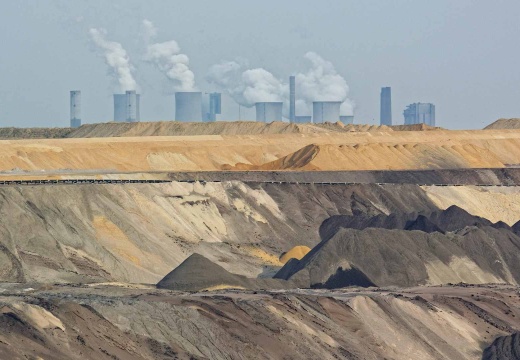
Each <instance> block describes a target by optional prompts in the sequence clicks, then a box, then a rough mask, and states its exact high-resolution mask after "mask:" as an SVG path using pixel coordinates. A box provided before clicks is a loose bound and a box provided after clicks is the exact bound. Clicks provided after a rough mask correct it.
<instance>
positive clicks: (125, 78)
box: [89, 29, 137, 91]
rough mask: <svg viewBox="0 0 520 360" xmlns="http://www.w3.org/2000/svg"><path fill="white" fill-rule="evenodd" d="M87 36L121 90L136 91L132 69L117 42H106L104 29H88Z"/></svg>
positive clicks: (128, 59) (125, 54) (124, 52)
mask: <svg viewBox="0 0 520 360" xmlns="http://www.w3.org/2000/svg"><path fill="white" fill-rule="evenodd" d="M89 34H90V37H91V39H92V41H93V42H94V44H95V45H96V47H97V48H98V49H100V50H102V51H103V56H104V58H105V63H106V64H107V65H108V66H109V68H110V74H112V75H113V76H114V77H115V78H116V80H117V82H118V83H119V86H120V87H121V90H122V91H127V90H137V82H136V81H135V79H134V76H133V74H132V73H133V71H134V67H133V66H132V64H131V63H130V58H129V56H128V54H127V52H126V50H125V49H124V48H123V46H122V45H121V44H120V43H118V42H115V41H109V40H107V39H106V34H107V33H106V30H104V29H90V30H89Z"/></svg>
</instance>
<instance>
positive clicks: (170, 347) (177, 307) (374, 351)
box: [0, 285, 520, 360]
mask: <svg viewBox="0 0 520 360" xmlns="http://www.w3.org/2000/svg"><path fill="white" fill-rule="evenodd" d="M33 286H34V287H35V289H30V290H26V291H24V290H25V289H24V288H21V287H19V286H18V287H17V286H5V285H4V286H1V285H0V288H1V290H2V296H1V298H0V301H1V302H2V308H1V312H0V357H1V358H5V359H17V358H44V359H52V360H54V359H95V360H98V359H104V358H111V359H171V358H177V359H216V360H219V359H244V358H246V359H257V358H270V359H281V358H285V357H287V355H288V354H290V355H291V356H292V357H293V358H297V359H326V360H332V359H370V360H376V359H400V360H402V359H406V360H408V359H410V360H411V359H413V360H415V359H425V360H441V359H442V360H444V359H468V360H469V359H478V358H480V357H481V355H482V351H483V348H484V347H486V346H487V345H489V344H490V343H491V342H492V341H493V340H494V339H495V338H496V337H497V336H503V335H508V334H510V333H512V332H517V331H519V322H518V320H517V319H518V318H520V303H519V300H518V294H517V289H516V288H505V287H491V286H488V287H438V288H436V287H430V288H422V289H410V290H401V289H393V290H392V291H391V292H389V291H385V290H384V289H378V291H364V292H360V291H359V290H355V289H353V290H350V291H334V292H323V291H305V292H304V291H297V292H280V291H278V292H276V293H271V292H261V291H257V292H255V293H252V292H237V291H234V292H230V291H228V292H217V293H213V294H212V293H196V294H192V295H190V294H185V293H175V292H171V291H165V290H158V289H146V288H133V289H132V288H124V287H117V286H101V285H98V286H92V287H74V288H73V287H63V286H60V287H56V286H52V285H46V286H44V287H39V286H38V285H33ZM497 345H498V344H497V342H495V344H494V347H496V346H497ZM500 347H501V349H504V350H506V346H502V345H501V346H500ZM500 354H502V355H506V354H507V352H506V351H502V352H500ZM491 359H495V358H491Z"/></svg>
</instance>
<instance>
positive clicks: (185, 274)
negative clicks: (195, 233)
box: [157, 254, 249, 291]
mask: <svg viewBox="0 0 520 360" xmlns="http://www.w3.org/2000/svg"><path fill="white" fill-rule="evenodd" d="M224 284H225V285H228V286H230V287H248V285H249V282H248V279H247V278H246V277H245V276H240V275H235V274H232V273H230V272H229V271H227V270H226V269H224V268H223V267H222V266H220V265H217V264H215V263H213V262H211V261H210V260H208V259H206V258H205V257H204V256H202V255H199V254H192V255H191V256H190V257H189V258H187V259H186V260H184V261H183V262H182V263H181V264H180V265H179V266H177V267H176V268H175V269H173V270H172V271H171V272H170V273H169V274H168V275H166V276H165V277H164V278H163V279H162V280H161V281H159V282H158V283H157V287H158V288H163V289H171V290H186V291H191V290H201V289H205V288H210V287H214V286H219V285H224Z"/></svg>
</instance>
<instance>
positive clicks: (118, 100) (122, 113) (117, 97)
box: [114, 94, 126, 122]
mask: <svg viewBox="0 0 520 360" xmlns="http://www.w3.org/2000/svg"><path fill="white" fill-rule="evenodd" d="M125 120H126V94H114V121H117V122H124V121H125Z"/></svg>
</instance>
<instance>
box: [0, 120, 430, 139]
mask: <svg viewBox="0 0 520 360" xmlns="http://www.w3.org/2000/svg"><path fill="white" fill-rule="evenodd" d="M439 129H440V128H435V127H430V126H428V125H424V124H417V125H397V126H373V125H357V124H355V125H343V124H342V123H324V124H289V123H284V122H272V123H260V122H256V121H233V122H225V121H218V122H210V123H196V122H195V123H185V122H176V121H155V122H137V123H126V122H124V123H117V122H109V123H97V124H85V125H82V126H81V127H79V128H12V127H11V128H0V139H37V138H40V139H49V138H82V137H88V138H92V137H113V136H116V137H134V136H179V135H183V136H186V135H253V134H286V133H323V132H357V131H427V130H439Z"/></svg>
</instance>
